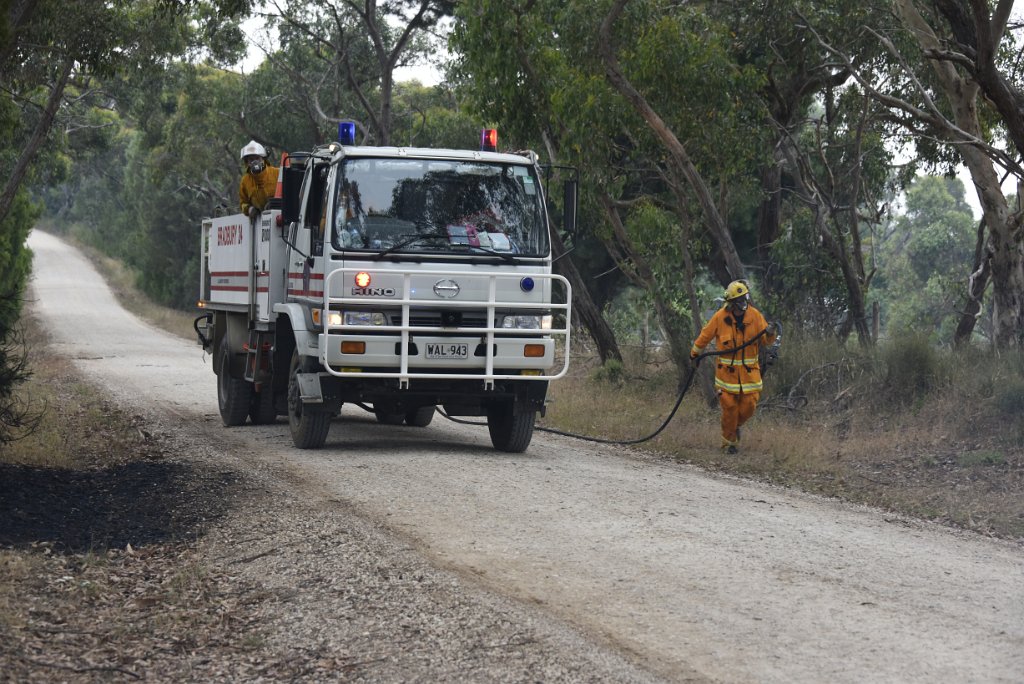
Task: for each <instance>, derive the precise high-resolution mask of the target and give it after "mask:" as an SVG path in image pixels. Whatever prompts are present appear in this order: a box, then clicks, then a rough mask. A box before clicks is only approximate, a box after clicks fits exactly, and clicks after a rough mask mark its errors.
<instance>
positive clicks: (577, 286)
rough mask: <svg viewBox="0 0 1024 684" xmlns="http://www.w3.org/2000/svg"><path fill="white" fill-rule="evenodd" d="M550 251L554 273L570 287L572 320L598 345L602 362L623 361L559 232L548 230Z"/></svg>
mask: <svg viewBox="0 0 1024 684" xmlns="http://www.w3.org/2000/svg"><path fill="white" fill-rule="evenodd" d="M551 251H552V254H553V256H554V267H555V272H556V273H558V274H559V275H560V276H562V277H563V278H565V279H567V280H568V281H569V285H571V286H572V307H573V314H574V316H575V317H577V318H579V320H580V321H581V322H582V323H583V327H584V328H586V330H587V332H588V333H590V338H591V339H592V340H594V344H596V345H597V353H598V355H599V356H600V357H601V363H605V362H607V361H608V360H615V361H618V362H620V363H621V362H622V352H621V351H619V343H618V342H617V341H616V339H615V333H614V332H612V329H611V327H609V325H608V322H607V321H605V320H604V316H602V315H601V311H600V309H598V308H597V304H595V303H594V298H593V297H591V296H590V290H588V289H587V284H586V282H584V280H583V276H581V275H580V272H579V271H578V270H577V269H576V264H574V263H573V262H572V259H570V258H569V257H568V255H567V253H566V250H565V243H564V242H562V236H561V235H559V234H558V231H555V230H553V231H551Z"/></svg>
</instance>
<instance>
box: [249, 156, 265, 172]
mask: <svg viewBox="0 0 1024 684" xmlns="http://www.w3.org/2000/svg"><path fill="white" fill-rule="evenodd" d="M263 167H264V164H263V160H262V159H256V160H254V161H251V162H249V170H250V171H252V172H253V173H260V172H261V171H263Z"/></svg>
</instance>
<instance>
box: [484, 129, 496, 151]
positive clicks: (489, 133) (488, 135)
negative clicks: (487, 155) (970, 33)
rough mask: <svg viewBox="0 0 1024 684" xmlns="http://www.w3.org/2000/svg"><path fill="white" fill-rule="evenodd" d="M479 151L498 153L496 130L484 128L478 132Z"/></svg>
mask: <svg viewBox="0 0 1024 684" xmlns="http://www.w3.org/2000/svg"><path fill="white" fill-rule="evenodd" d="M480 149H481V150H482V151H483V152H497V151H498V129H497V128H485V129H483V130H482V131H481V132H480Z"/></svg>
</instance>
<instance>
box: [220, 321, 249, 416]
mask: <svg viewBox="0 0 1024 684" xmlns="http://www.w3.org/2000/svg"><path fill="white" fill-rule="evenodd" d="M231 358H232V354H231V348H230V347H229V346H228V337H227V335H225V336H224V339H223V340H221V343H220V372H219V373H217V407H218V408H219V409H220V419H221V420H222V421H223V422H224V425H225V427H234V426H236V425H242V424H243V423H245V419H246V417H248V415H249V403H250V401H251V400H252V385H251V384H249V383H248V382H246V381H245V380H244V379H242V380H240V379H238V378H233V377H231Z"/></svg>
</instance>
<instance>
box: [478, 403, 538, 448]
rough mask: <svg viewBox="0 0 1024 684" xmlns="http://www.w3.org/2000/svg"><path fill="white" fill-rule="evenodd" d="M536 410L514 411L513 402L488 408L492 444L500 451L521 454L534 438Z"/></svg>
mask: <svg viewBox="0 0 1024 684" xmlns="http://www.w3.org/2000/svg"><path fill="white" fill-rule="evenodd" d="M536 419H537V412H536V411H529V412H527V413H519V414H513V413H512V404H503V405H499V406H492V407H491V408H489V409H488V410H487V431H488V432H490V433H491V444H493V445H494V448H495V449H497V450H498V451H507V452H509V453H512V454H521V453H523V452H524V451H526V448H527V447H528V446H530V440H531V439H533V423H534V421H535V420H536Z"/></svg>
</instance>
